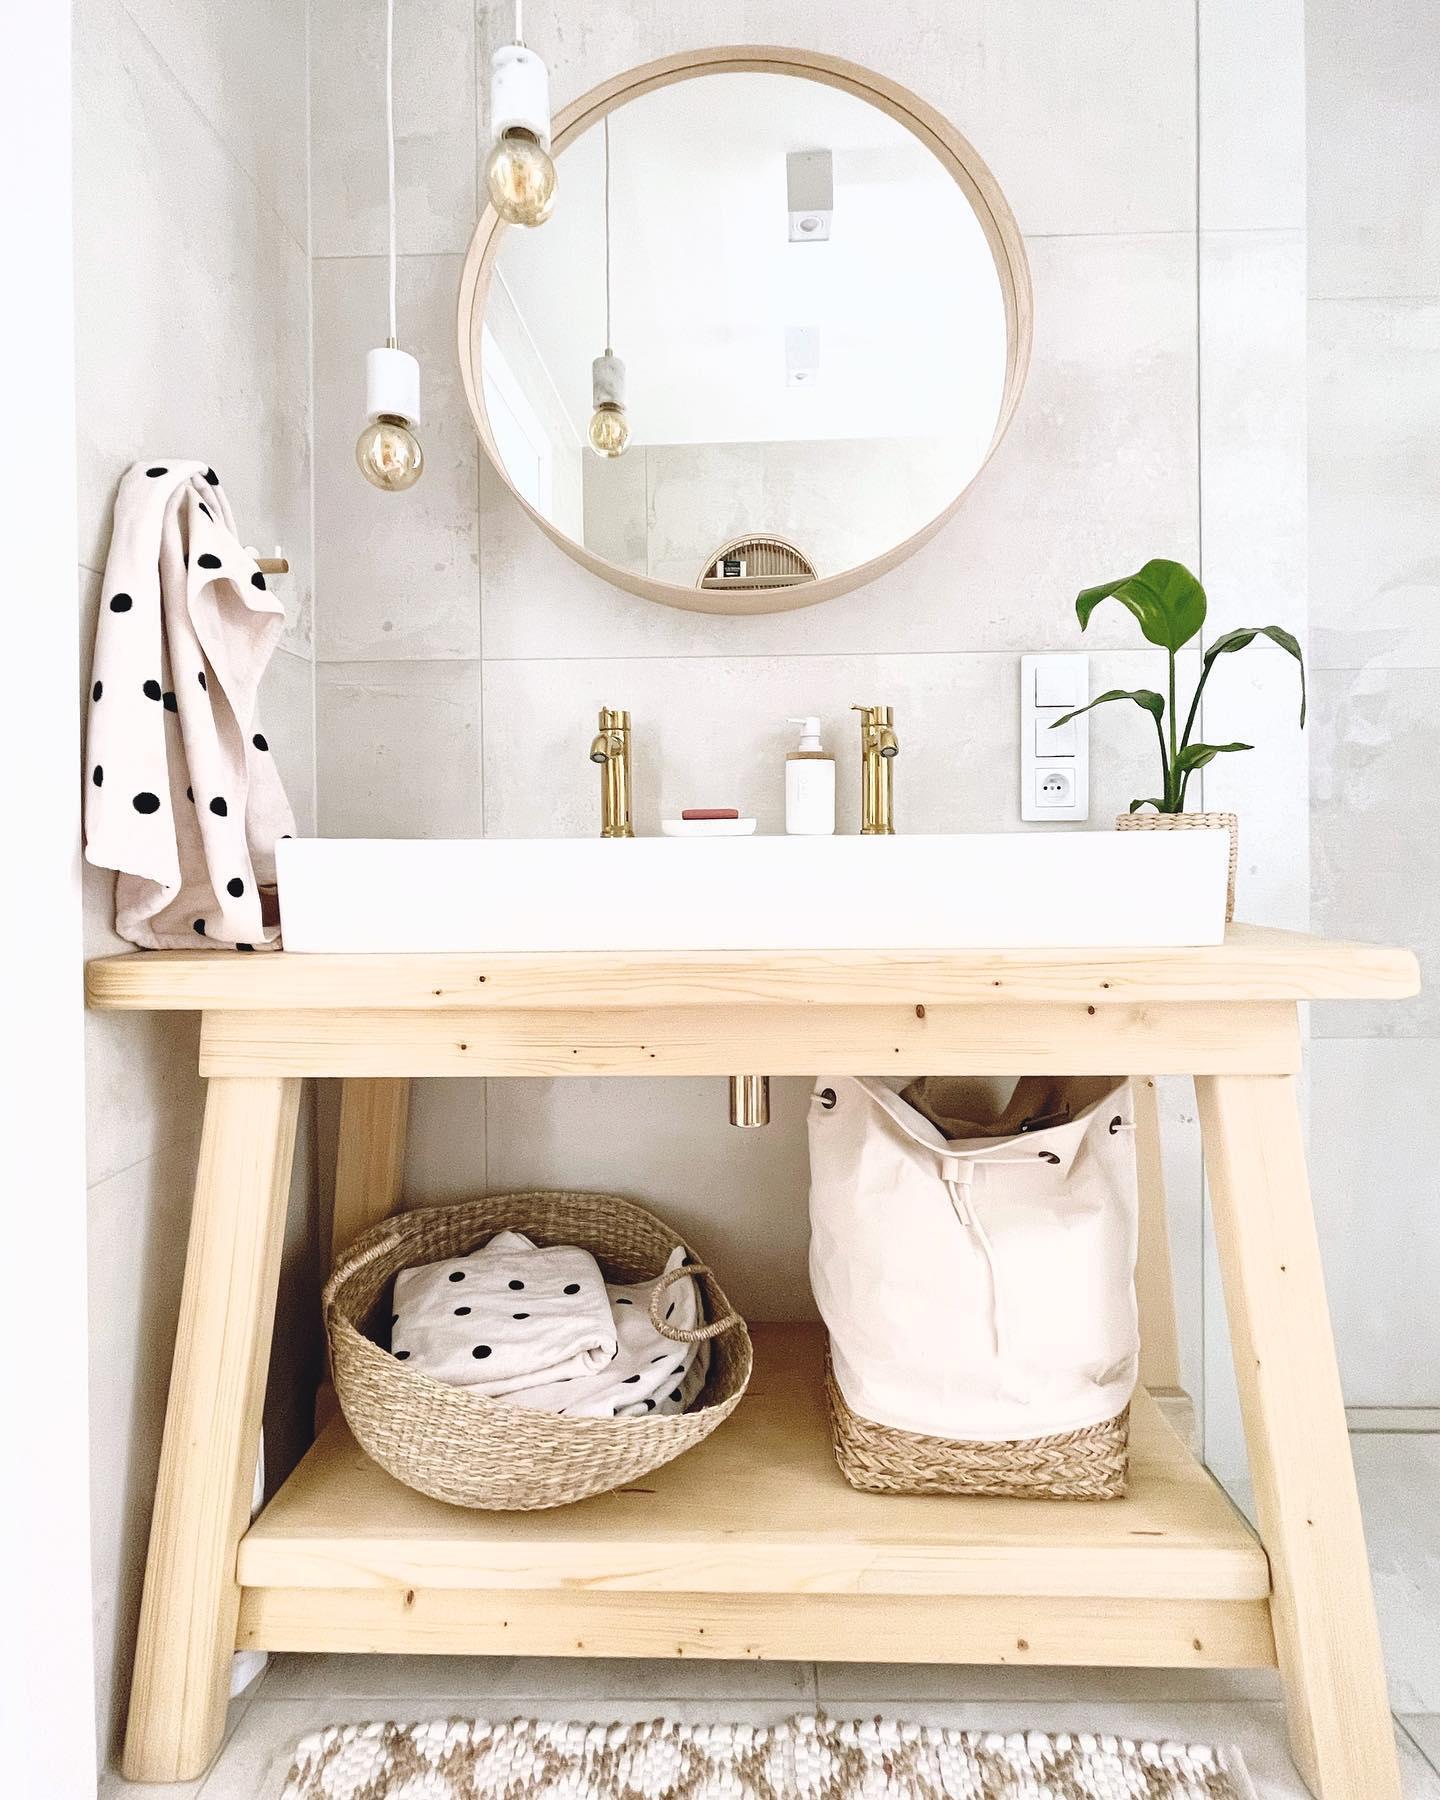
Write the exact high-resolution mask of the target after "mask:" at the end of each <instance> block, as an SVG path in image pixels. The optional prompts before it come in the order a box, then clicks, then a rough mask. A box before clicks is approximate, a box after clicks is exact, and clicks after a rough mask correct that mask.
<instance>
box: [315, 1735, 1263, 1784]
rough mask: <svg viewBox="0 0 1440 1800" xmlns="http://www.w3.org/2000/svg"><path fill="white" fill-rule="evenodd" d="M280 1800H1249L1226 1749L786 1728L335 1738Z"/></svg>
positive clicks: (326, 1739)
mask: <svg viewBox="0 0 1440 1800" xmlns="http://www.w3.org/2000/svg"><path fill="white" fill-rule="evenodd" d="M283 1800H1255V1790H1254V1788H1253V1787H1252V1786H1251V1784H1250V1780H1249V1778H1248V1776H1247V1775H1246V1774H1245V1771H1244V1768H1243V1766H1242V1764H1241V1762H1240V1758H1239V1755H1238V1753H1237V1752H1235V1751H1233V1750H1230V1751H1221V1750H1212V1749H1209V1748H1207V1747H1206V1746H1204V1745H1201V1744H1189V1745H1186V1744H1138V1743H1133V1742H1132V1741H1131V1740H1130V1739H1128V1738H1116V1737H1106V1736H1102V1735H1101V1734H1099V1733H1094V1734H1092V1733H1088V1732H1061V1733H1056V1734H1055V1735H1053V1736H1046V1735H1044V1734H1043V1733H1041V1732H1038V1731H1031V1732H1016V1733H1013V1734H1010V1735H1002V1734H1000V1733H999V1732H983V1731H942V1730H940V1729H938V1728H937V1727H934V1726H929V1725H907V1724H901V1723H899V1722H898V1721H896V1720H894V1719H874V1720H869V1721H863V1720H862V1721H856V1722H848V1721H837V1720H831V1719H824V1718H795V1719H791V1720H790V1721H789V1722H788V1723H787V1724H785V1725H779V1726H748V1725H677V1724H675V1723H673V1722H672V1721H670V1720H668V1719H657V1720H655V1721H653V1722H652V1723H649V1724H644V1725H578V1724H565V1723H545V1722H542V1721H538V1720H535V1719H513V1720H511V1721H510V1723H508V1724H504V1725H489V1724H485V1723H483V1722H474V1723H472V1722H468V1721H465V1720H450V1721H446V1720H444V1719H436V1720H433V1721H431V1722H430V1723H428V1724H421V1725H395V1724H373V1725H332V1726H330V1727H329V1728H327V1729H326V1730H324V1731H320V1732H316V1733H315V1734H314V1735H312V1736H310V1737H307V1738H305V1739H304V1740H303V1741H302V1742H301V1744H300V1746H299V1748H298V1749H297V1751H296V1753H295V1761H294V1763H293V1765H292V1766H291V1769H290V1774H289V1777H288V1779H287V1781H286V1785H285V1792H284V1795H283Z"/></svg>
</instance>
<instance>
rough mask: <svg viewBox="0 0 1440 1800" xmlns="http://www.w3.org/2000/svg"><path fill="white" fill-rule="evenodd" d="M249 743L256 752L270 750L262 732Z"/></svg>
mask: <svg viewBox="0 0 1440 1800" xmlns="http://www.w3.org/2000/svg"><path fill="white" fill-rule="evenodd" d="M250 742H251V743H252V744H253V745H254V746H255V748H256V749H257V750H268V749H269V748H270V744H269V740H268V739H267V738H266V736H265V733H264V732H263V731H257V732H256V733H255V735H254V737H252V738H251V740H250ZM285 835H286V836H287V837H288V836H289V835H290V834H289V833H288V832H287V833H286V834H285Z"/></svg>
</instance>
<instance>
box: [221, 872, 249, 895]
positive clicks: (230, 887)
mask: <svg viewBox="0 0 1440 1800" xmlns="http://www.w3.org/2000/svg"><path fill="white" fill-rule="evenodd" d="M225 892H226V893H227V894H229V896H230V898H231V899H232V900H238V899H239V898H240V896H241V895H242V894H243V893H244V892H245V883H244V882H243V881H242V880H241V879H240V877H239V876H238V875H232V876H231V878H230V880H229V881H227V882H226V883H225Z"/></svg>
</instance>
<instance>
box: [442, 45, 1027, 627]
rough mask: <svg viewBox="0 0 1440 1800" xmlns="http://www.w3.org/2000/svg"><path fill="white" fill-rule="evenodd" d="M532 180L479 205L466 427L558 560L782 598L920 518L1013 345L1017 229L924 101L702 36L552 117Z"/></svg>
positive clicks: (1008, 373) (798, 595)
mask: <svg viewBox="0 0 1440 1800" xmlns="http://www.w3.org/2000/svg"><path fill="white" fill-rule="evenodd" d="M553 146H554V150H555V154H556V167H557V169H558V172H559V196H558V200H557V203H556V207H555V211H554V214H553V215H552V217H551V218H550V219H549V221H548V222H547V223H546V224H544V225H542V226H540V227H538V228H536V229H534V230H523V229H520V228H517V227H512V226H507V225H505V224H503V223H502V222H501V221H500V220H499V219H498V218H497V217H496V216H495V214H494V213H493V212H489V211H487V212H486V214H485V215H484V217H483V218H482V219H481V221H480V224H479V226H478V228H477V230H476V233H475V237H474V239H473V241H472V243H471V246H470V252H469V255H468V256H467V258H466V262H465V269H464V274H463V276H462V279H461V288H460V312H459V340H460V361H461V367H462V372H463V375H464V380H465V389H466V394H467V396H468V399H469V402H470V407H471V411H472V412H473V414H474V418H475V423H476V426H477V428H478V430H479V433H480V438H481V441H482V443H483V444H484V446H485V449H486V451H487V453H488V454H489V456H490V458H491V460H492V461H493V462H494V463H495V465H496V467H497V468H498V470H499V471H500V474H501V475H502V477H503V478H504V480H505V481H506V483H507V484H508V485H509V487H510V488H511V489H512V491H513V492H514V493H515V494H516V496H517V497H518V498H519V500H520V501H521V503H522V504H523V505H524V506H525V507H526V509H527V510H528V511H529V512H530V513H531V515H532V516H533V517H534V519H535V520H536V522H537V523H538V524H539V525H540V526H541V527H542V529H543V530H545V531H546V532H547V533H548V534H549V536H550V537H551V538H553V539H554V540H555V542H556V543H557V544H559V545H560V546H561V547H562V548H563V549H565V550H566V551H568V552H569V554H570V555H572V556H573V557H575V558H576V560H577V561H579V562H581V563H583V564H584V565H585V566H586V567H587V568H589V569H591V570H593V571H594V572H595V573H597V574H599V575H602V576H604V577H605V578H606V579H607V580H610V581H613V582H616V583H618V584H619V585H620V586H621V587H624V588H628V589H629V590H630V591H631V592H632V593H636V594H640V595H643V596H645V597H647V598H649V599H653V600H659V601H662V602H664V603H665V604H666V605H669V606H680V607H688V608H690V609H692V610H695V611H703V612H725V613H756V612H774V611H779V610H782V609H784V608H789V607H797V606H809V605H813V604H814V603H815V602H817V601H820V600H826V599H830V598H831V597H833V596H834V595H836V594H840V593H844V592H845V591H846V590H847V589H849V588H853V587H856V586H858V585H859V584H860V583H862V582H864V581H867V580H870V579H872V578H873V577H874V576H875V575H877V574H879V573H881V572H882V571H883V570H885V569H888V568H891V567H893V566H894V565H895V564H896V563H898V562H900V561H901V560H902V559H903V558H904V557H906V556H907V555H909V554H910V552H911V551H913V550H914V549H916V548H917V547H918V545H920V544H921V543H923V542H924V541H925V539H926V538H927V537H929V536H930V535H931V534H932V533H933V532H934V531H936V530H937V529H938V528H939V526H940V525H941V524H943V523H944V521H945V520H946V519H947V518H948V517H949V516H950V514H951V513H952V512H953V511H954V510H955V508H956V507H957V506H958V505H959V504H960V503H961V500H962V498H963V496H964V494H965V492H966V490H967V488H968V487H969V486H970V484H971V483H972V482H973V481H974V480H975V477H976V476H977V475H978V474H979V472H980V470H981V469H982V468H983V467H984V465H985V462H986V460H987V459H988V457H989V456H990V454H991V452H992V451H993V449H994V447H995V445H996V444H997V443H998V442H999V439H1000V437H1001V435H1002V434H1003V432H1004V430H1005V428H1006V426H1007V424H1008V423H1009V420H1010V416H1011V414H1012V412H1013V411H1014V408H1015V405H1016V402H1017V400H1018V398H1019V394H1020V388H1021V384H1022V382H1023V380H1024V374H1025V368H1026V363H1027V361H1028V355H1029V342H1030V282H1029V271H1028V269H1027V267H1026V262H1025V253H1024V248H1023V244H1022V242H1021V238H1020V233H1019V228H1018V227H1017V225H1016V223H1015V220H1014V217H1013V216H1012V214H1011V212H1010V210H1009V208H1008V206H1007V205H1006V204H1005V201H1004V198H1003V196H1002V195H1001V193H1000V191H999V189H998V187H997V186H996V184H995V181H994V179H993V177H992V176H991V174H990V172H989V170H988V169H986V167H985V165H984V164H983V163H982V162H981V160H980V158H979V157H978V156H977V155H976V153H975V151H974V150H973V149H972V148H971V146H970V145H969V144H967V143H966V142H965V140H964V139H963V138H962V137H961V136H960V134H959V133H958V132H957V131H955V130H954V128H953V127H952V126H950V125H949V124H948V123H947V122H946V121H945V120H944V119H942V118H941V117H940V116H939V114H937V113H936V112H935V111H934V110H933V109H932V108H930V107H928V106H926V105H925V104H924V102H923V101H921V100H918V99H917V98H916V97H915V96H914V95H912V94H908V93H906V92H905V91H904V90H902V89H900V88H897V87H895V86H894V85H893V84H892V83H890V82H887V81H885V80H884V79H882V78H881V77H880V76H877V75H874V74H872V73H870V72H869V71H867V70H864V69H861V68H859V67H856V66H854V65H852V64H847V63H840V62H836V61H833V60H829V59H822V58H819V57H816V56H813V55H810V54H808V53H805V52H800V51H792V50H750V49H745V50H713V51H705V52H698V53H691V54H688V55H686V56H680V57H673V58H669V59H667V60H665V61H663V62H657V63H652V64H649V65H648V66H646V67H644V68H641V69H636V70H633V71H631V72H630V73H629V74H628V75H624V76H621V77H619V78H618V79H617V80H615V81H612V82H610V83H608V84H606V85H605V86H604V87H602V88H597V89H596V90H595V91H594V92H592V93H591V94H588V95H586V96H585V97H584V98H583V99H581V100H579V101H577V102H576V103H575V105H573V106H571V107H570V108H568V109H567V110H566V111H565V112H564V113H562V114H561V115H560V116H559V117H558V118H557V120H556V121H555V131H554V139H553Z"/></svg>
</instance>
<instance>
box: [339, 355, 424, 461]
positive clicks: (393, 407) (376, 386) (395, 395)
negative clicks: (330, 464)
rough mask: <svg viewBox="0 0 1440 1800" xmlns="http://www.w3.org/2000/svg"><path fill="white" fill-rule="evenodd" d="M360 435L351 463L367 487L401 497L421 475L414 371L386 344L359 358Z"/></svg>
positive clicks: (412, 360) (417, 369) (407, 360)
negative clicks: (362, 394)
mask: <svg viewBox="0 0 1440 1800" xmlns="http://www.w3.org/2000/svg"><path fill="white" fill-rule="evenodd" d="M365 412H366V423H365V429H364V430H363V431H362V432H361V433H360V436H359V437H358V438H357V439H356V440H355V461H356V462H357V464H358V465H359V468H360V473H361V474H362V475H363V476H364V477H365V479H366V480H367V481H368V482H369V483H370V485H371V486H372V487H377V488H380V489H381V490H382V492H384V493H387V494H403V493H404V492H405V490H406V488H412V487H414V485H415V483H416V482H417V481H418V480H419V479H420V477H421V475H422V474H423V473H424V471H425V452H424V451H423V450H422V449H421V448H420V440H419V438H417V437H416V435H415V428H416V426H418V425H419V423H420V365H419V363H418V362H416V360H415V358H414V357H413V356H411V355H410V353H409V352H408V351H406V350H399V349H397V348H396V347H395V345H394V344H387V345H386V347H385V348H384V349H383V350H372V351H370V352H369V354H368V355H367V356H366V358H365Z"/></svg>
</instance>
